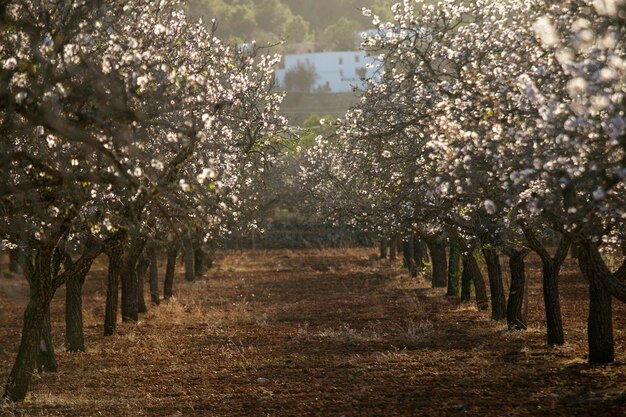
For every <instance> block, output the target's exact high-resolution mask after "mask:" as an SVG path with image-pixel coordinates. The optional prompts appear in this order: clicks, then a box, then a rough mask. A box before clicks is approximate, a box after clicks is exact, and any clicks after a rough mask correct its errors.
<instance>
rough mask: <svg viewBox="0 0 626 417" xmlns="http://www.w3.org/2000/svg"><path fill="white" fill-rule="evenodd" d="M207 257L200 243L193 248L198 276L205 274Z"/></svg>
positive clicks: (195, 269) (195, 270)
mask: <svg viewBox="0 0 626 417" xmlns="http://www.w3.org/2000/svg"><path fill="white" fill-rule="evenodd" d="M253 250H254V249H253ZM205 259H206V255H205V253H204V249H203V248H202V247H201V246H200V245H199V244H198V245H197V246H196V248H195V249H194V250H193V262H194V264H193V265H194V272H195V274H196V276H197V277H201V276H202V275H204V265H205V263H204V261H205Z"/></svg>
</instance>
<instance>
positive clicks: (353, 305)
mask: <svg viewBox="0 0 626 417" xmlns="http://www.w3.org/2000/svg"><path fill="white" fill-rule="evenodd" d="M371 254H372V250H351V251H326V252H317V251H311V252H295V253H293V252H288V251H285V252H270V253H256V254H249V253H248V254H244V255H239V254H229V255H226V256H222V258H221V259H220V262H219V269H218V270H216V271H212V272H211V273H209V274H208V275H207V276H206V277H205V279H203V280H199V281H198V282H195V283H192V284H178V297H177V299H176V300H174V301H172V302H170V303H167V304H163V305H161V306H160V307H158V308H154V307H153V308H151V309H150V311H149V313H147V314H146V315H145V316H144V317H143V318H142V320H141V321H140V323H138V325H136V326H131V325H126V324H121V325H120V332H119V334H118V335H116V336H114V337H111V338H104V337H102V336H100V333H101V331H102V329H101V323H100V320H101V317H102V315H103V307H102V306H103V297H104V279H103V276H104V269H101V270H99V271H96V272H95V273H94V274H93V275H94V276H93V277H91V280H90V281H88V287H87V288H86V293H87V295H86V302H85V305H86V310H87V313H86V322H87V343H88V352H86V353H84V354H69V353H67V352H65V351H64V349H63V348H62V347H61V346H60V345H61V341H62V337H63V336H62V331H63V325H62V320H63V319H62V305H63V304H62V303H63V294H59V297H57V298H58V299H57V300H56V304H55V308H54V315H55V318H56V322H57V323H56V325H55V338H56V342H57V345H59V346H58V347H57V349H58V360H59V363H60V367H61V370H60V372H59V373H58V374H56V375H51V374H48V375H41V376H40V375H36V376H35V378H34V383H33V387H32V388H33V389H32V394H31V395H30V397H29V399H28V402H27V403H25V404H23V405H20V406H8V405H5V406H0V416H3V417H4V416H5V415H6V416H12V415H28V416H31V415H32V416H97V415H104V416H138V415H148V416H187V415H189V416H196V415H197V416H205V415H206V416H225V415H228V416H266V415H281V416H305V415H318V416H342V415H343V416H364V415H368V416H370V415H371V416H375V415H376V416H394V415H403V416H413V415H425V416H448V415H450V416H456V415H475V416H485V415H491V416H503V415H511V416H512V415H514V416H518V415H519V416H523V415H551V416H553V415H563V416H565V415H567V416H574V415H579V416H587V415H594V416H596V415H606V416H620V415H626V413H625V410H626V398H625V395H626V366H624V362H625V361H626V354H625V349H624V347H625V345H626V343H625V342H626V334H625V332H624V330H623V329H624V328H625V325H626V318H625V316H626V309H624V306H623V305H621V304H619V305H616V309H615V310H616V311H615V316H616V319H615V327H616V341H617V343H616V351H617V354H618V363H617V364H614V365H611V366H609V367H593V366H589V365H586V364H585V363H584V362H585V361H584V354H585V338H586V335H585V328H584V326H585V323H584V317H585V315H586V303H585V302H584V294H585V292H584V291H585V284H584V282H581V281H580V278H579V277H578V275H577V274H575V273H574V272H573V271H574V269H573V267H572V273H569V272H568V271H566V273H565V274H564V277H563V279H562V281H563V284H562V285H563V304H564V316H565V323H566V326H567V328H566V332H567V333H566V337H567V339H568V343H567V344H566V345H565V346H563V347H560V348H548V347H546V346H545V345H544V343H543V339H544V334H545V329H544V327H543V325H542V321H541V320H542V316H541V315H542V310H541V298H540V297H541V296H540V287H539V286H538V282H537V281H538V280H537V279H536V278H537V276H536V273H537V271H538V270H537V265H530V266H529V272H530V273H531V275H533V287H532V291H531V304H530V307H531V327H530V329H529V330H528V331H527V332H509V331H507V330H506V326H505V325H504V324H502V323H493V322H491V321H490V320H489V319H488V316H487V315H486V314H483V313H479V312H477V311H476V310H475V309H474V307H473V305H459V304H456V303H453V302H451V301H450V300H447V299H445V298H444V297H443V292H444V291H442V290H432V289H429V288H428V284H427V283H425V282H417V281H415V280H411V279H409V278H407V277H406V276H405V274H404V273H403V272H402V270H401V269H400V268H399V266H398V265H395V266H390V265H389V263H388V262H381V261H378V260H372V259H371V258H370V255H371ZM570 266H571V265H570ZM12 288H13V287H12ZM5 289H6V288H5ZM19 290H20V285H19V284H17V283H16V284H15V285H14V288H13V292H12V294H19ZM1 291H2V288H0V302H2V303H3V304H1V306H0V313H1V314H2V315H0V326H2V327H0V378H2V379H4V378H6V375H7V373H8V372H9V370H10V365H11V361H12V359H13V355H14V353H13V352H14V350H15V347H16V346H17V338H18V337H19V326H18V325H15V321H17V322H18V323H19V314H20V308H21V307H20V303H21V300H20V299H19V297H16V296H14V297H13V298H8V297H7V296H6V295H5V294H3V293H2V292H1ZM15 291H17V292H15ZM3 297H4V298H3ZM581 299H582V300H583V301H582V302H581V301H577V300H581ZM616 304H617V303H616Z"/></svg>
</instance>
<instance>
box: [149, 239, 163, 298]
mask: <svg viewBox="0 0 626 417" xmlns="http://www.w3.org/2000/svg"><path fill="white" fill-rule="evenodd" d="M157 258H158V257H157V249H156V246H154V245H150V247H149V248H148V259H149V261H150V300H151V301H152V304H154V305H157V306H158V305H159V304H160V303H161V300H160V299H159V264H158V259H157Z"/></svg>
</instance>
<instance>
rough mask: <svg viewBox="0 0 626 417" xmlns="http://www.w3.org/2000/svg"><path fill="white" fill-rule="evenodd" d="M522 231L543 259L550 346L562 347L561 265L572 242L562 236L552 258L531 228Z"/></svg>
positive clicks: (544, 297)
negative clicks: (559, 279) (559, 280)
mask: <svg viewBox="0 0 626 417" xmlns="http://www.w3.org/2000/svg"><path fill="white" fill-rule="evenodd" d="M522 231H523V232H524V236H525V237H526V241H527V242H528V245H529V247H530V248H531V249H532V250H533V251H535V252H536V253H537V254H538V255H539V257H540V258H541V265H542V272H541V275H542V283H543V303H544V306H545V312H546V327H547V339H548V344H549V345H562V344H563V343H565V336H564V334H563V320H562V318H561V301H560V297H559V282H558V278H559V270H560V269H561V265H562V264H563V261H565V258H566V257H567V252H568V250H569V246H570V241H569V239H568V238H566V237H565V236H562V237H561V240H560V242H559V246H558V249H557V251H556V254H555V255H554V257H552V256H550V254H549V253H548V251H547V250H546V248H545V246H544V245H543V244H542V243H541V241H540V240H539V239H538V238H537V236H536V235H535V232H534V231H533V230H532V229H531V228H530V227H528V226H527V225H522Z"/></svg>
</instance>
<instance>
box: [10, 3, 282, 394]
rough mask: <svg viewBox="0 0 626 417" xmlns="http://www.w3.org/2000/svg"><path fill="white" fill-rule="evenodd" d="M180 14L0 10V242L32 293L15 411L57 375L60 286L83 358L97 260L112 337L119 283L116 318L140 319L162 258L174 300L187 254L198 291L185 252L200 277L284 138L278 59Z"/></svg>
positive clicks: (148, 7)
mask: <svg viewBox="0 0 626 417" xmlns="http://www.w3.org/2000/svg"><path fill="white" fill-rule="evenodd" d="M183 6H184V5H183V4H182V3H181V2H179V1H177V0H161V1H157V2H154V1H149V0H133V1H130V2H129V1H106V2H104V1H97V0H94V1H91V0H89V1H79V2H67V1H64V0H29V1H21V0H20V1H11V0H7V1H2V2H0V27H1V30H0V96H1V98H0V239H1V242H2V246H4V247H5V248H7V249H9V250H10V251H11V252H12V253H13V254H15V256H14V258H15V259H18V260H19V263H20V265H21V269H22V270H23V271H24V274H25V275H26V277H27V279H28V283H29V287H30V299H29V302H28V305H27V307H26V311H25V313H24V323H23V329H22V337H21V342H20V347H19V351H18V354H17V358H16V360H15V364H14V366H13V369H12V371H11V374H10V376H9V378H8V381H7V383H6V386H5V390H4V394H3V397H4V398H7V399H9V400H12V401H20V400H23V399H24V397H25V395H26V392H27V389H28V385H29V381H30V378H31V374H32V371H33V369H34V368H35V366H36V365H37V363H39V365H40V367H42V368H44V369H50V370H54V369H56V364H55V362H54V354H53V345H52V343H51V339H50V338H51V337H50V317H49V315H50V302H51V300H52V298H53V297H54V294H55V292H56V290H57V289H58V288H59V287H61V286H62V285H65V286H66V289H67V323H68V331H67V334H68V344H69V347H70V349H71V350H81V349H84V340H83V339H82V319H81V316H80V314H81V301H80V300H81V288H82V283H83V282H84V280H85V276H86V274H87V272H88V271H89V269H90V267H91V265H92V263H93V262H94V259H95V258H96V257H97V256H99V255H100V254H102V253H104V254H106V255H107V256H108V259H109V272H108V289H107V305H106V318H105V326H104V331H105V334H107V335H108V334H112V333H113V332H114V331H115V325H116V322H117V316H118V287H119V285H121V310H122V318H123V319H124V320H127V321H135V320H137V314H138V312H140V311H141V309H142V308H143V307H144V306H142V303H143V289H142V288H140V287H139V286H140V285H142V283H143V277H142V275H143V274H144V273H145V272H146V271H147V270H148V269H150V274H151V277H152V276H154V278H153V279H151V281H150V282H151V294H152V301H153V302H154V303H158V301H159V293H158V287H157V284H156V269H155V267H156V253H157V250H159V248H164V249H167V250H168V258H169V259H168V261H169V262H168V271H167V273H166V288H165V295H166V296H168V295H171V291H172V287H171V285H172V281H171V279H172V277H173V265H174V261H175V259H176V253H177V251H178V246H179V245H180V243H182V246H183V248H184V249H185V250H184V253H185V262H186V264H187V265H188V266H189V268H187V270H188V274H187V278H188V279H193V268H191V267H192V266H193V265H194V256H193V255H194V253H195V255H196V258H195V265H196V267H198V266H199V265H200V264H201V261H202V259H203V257H202V256H201V255H202V252H201V250H202V248H207V247H209V248H210V245H211V244H212V242H213V241H214V240H215V239H216V238H218V237H219V236H220V235H223V234H225V233H228V231H229V230H230V229H231V228H232V227H234V226H235V225H238V224H240V222H241V219H243V218H246V216H248V214H249V211H251V210H254V206H255V204H256V203H255V201H256V200H257V197H258V192H259V191H258V190H259V187H257V186H256V185H257V184H258V182H259V181H260V178H261V176H262V175H263V174H262V173H263V171H264V168H265V167H266V166H267V165H268V164H269V163H270V162H271V161H272V159H273V158H274V156H275V153H276V149H277V146H278V144H279V143H280V141H281V139H280V135H281V134H282V133H283V132H284V131H285V126H286V121H285V120H284V118H282V117H281V116H279V115H278V106H279V104H280V101H281V99H282V97H281V96H280V95H278V94H276V93H274V92H272V83H273V75H272V72H273V67H274V66H275V64H276V63H277V61H278V59H279V58H278V57H277V56H271V55H261V54H259V53H257V52H258V51H253V53H252V54H245V55H244V54H242V53H240V52H238V51H237V49H236V48H232V47H229V46H227V45H226V44H224V43H222V42H221V41H220V40H219V39H218V38H216V37H215V34H214V31H212V30H207V29H206V28H205V27H204V26H202V25H200V24H196V23H192V22H190V21H189V20H188V19H187V18H186V16H185V12H184V11H183ZM194 242H195V243H194ZM149 264H150V265H151V267H149V266H148V265H149ZM138 275H139V276H140V277H141V279H138Z"/></svg>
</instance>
